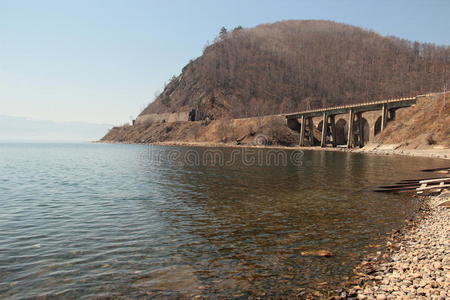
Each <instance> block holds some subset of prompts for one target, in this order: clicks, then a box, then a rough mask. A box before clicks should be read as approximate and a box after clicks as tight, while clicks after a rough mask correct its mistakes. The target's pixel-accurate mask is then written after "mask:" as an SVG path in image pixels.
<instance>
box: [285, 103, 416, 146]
mask: <svg viewBox="0 0 450 300" xmlns="http://www.w3.org/2000/svg"><path fill="white" fill-rule="evenodd" d="M418 97H421V96H417V97H410V98H400V99H391V100H383V101H375V102H368V103H361V104H353V105H345V106H336V107H328V108H322V109H315V110H307V111H302V112H298V113H292V114H288V115H286V118H287V123H288V126H289V128H291V129H292V130H295V131H297V132H299V135H300V141H299V145H300V146H316V145H319V144H320V146H322V147H326V146H327V145H332V146H333V147H348V148H352V147H363V146H364V145H365V144H366V143H367V142H368V141H371V140H373V138H374V137H375V136H376V135H378V134H379V133H380V132H381V131H383V130H384V128H385V127H386V124H387V123H388V122H389V121H391V120H394V119H395V114H396V111H397V110H398V109H400V108H404V107H409V106H412V105H414V104H415V103H416V101H417V98H418Z"/></svg>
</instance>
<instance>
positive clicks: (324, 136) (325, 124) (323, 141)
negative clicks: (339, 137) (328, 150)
mask: <svg viewBox="0 0 450 300" xmlns="http://www.w3.org/2000/svg"><path fill="white" fill-rule="evenodd" d="M327 131H328V116H327V113H325V112H324V113H323V116H322V138H321V139H320V147H325V146H326V145H327V141H326V139H327V135H328V134H327Z"/></svg>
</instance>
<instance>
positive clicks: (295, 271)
mask: <svg viewBox="0 0 450 300" xmlns="http://www.w3.org/2000/svg"><path fill="white" fill-rule="evenodd" d="M174 149H176V150H177V151H179V152H180V153H181V156H179V157H178V158H177V159H175V160H174V161H171V162H169V161H158V162H155V161H154V160H153V159H148V156H146V155H143V154H145V153H146V152H148V150H149V148H148V147H147V146H137V145H102V144H93V145H90V144H64V145H63V144H30V145H28V144H2V145H0V153H1V155H0V167H1V173H0V297H1V298H6V297H9V298H11V299H22V298H26V297H39V296H46V295H47V296H63V297H66V298H92V297H106V296H113V297H119V298H120V297H128V298H133V297H160V296H170V297H179V296H187V297H190V296H194V295H203V296H212V295H217V296H223V297H238V296H249V295H265V296H273V295H292V294H295V293H296V292H298V289H300V288H313V289H314V288H317V287H321V288H325V289H327V288H332V287H333V286H336V285H337V284H338V283H339V282H340V281H342V278H344V277H345V276H351V269H352V266H353V265H354V264H355V263H357V262H358V260H360V259H361V257H362V256H364V255H365V254H367V253H368V252H372V251H373V247H372V246H373V245H377V244H380V243H381V242H382V238H383V233H384V232H386V231H388V230H391V229H392V228H395V227H397V226H399V224H400V223H401V222H402V219H403V218H404V217H405V216H406V215H408V214H409V213H411V211H412V209H413V208H414V207H415V205H416V202H415V201H414V200H412V199H410V198H408V197H406V196H399V195H388V194H377V193H372V192H368V191H366V188H368V187H370V186H374V185H380V184H384V183H390V182H393V181H395V180H397V179H405V178H416V177H420V176H424V175H423V174H420V173H417V172H416V170H418V169H421V168H431V167H438V166H440V165H441V161H439V160H431V159H419V158H407V157H390V156H388V157H379V156H370V155H362V154H349V153H338V152H309V151H308V152H305V153H304V155H302V157H301V158H302V163H301V164H293V163H292V162H289V163H288V164H287V165H285V166H278V167H277V166H273V165H257V164H254V165H248V164H243V163H242V161H240V160H236V162H235V163H233V164H232V165H205V164H196V165H192V164H182V163H179V162H180V160H182V159H181V157H182V156H183V153H185V151H188V150H195V151H199V153H202V151H205V149H201V148H198V149H195V148H164V147H151V151H153V153H159V152H161V153H167V151H173V150H174ZM220 150H221V151H224V153H225V156H226V157H229V156H230V155H232V154H231V151H232V150H231V149H220ZM264 151H267V150H264ZM286 153H287V155H288V156H289V155H290V152H289V151H287V152H286ZM288 156H287V157H288ZM181 162H182V161H181ZM316 249H326V250H331V251H332V252H333V254H334V255H333V256H332V257H329V258H322V257H313V256H301V255H300V252H302V251H308V250H316Z"/></svg>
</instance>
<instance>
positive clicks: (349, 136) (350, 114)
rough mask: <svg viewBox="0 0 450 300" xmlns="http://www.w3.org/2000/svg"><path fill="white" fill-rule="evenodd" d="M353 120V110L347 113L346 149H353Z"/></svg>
mask: <svg viewBox="0 0 450 300" xmlns="http://www.w3.org/2000/svg"><path fill="white" fill-rule="evenodd" d="M354 119H355V116H354V113H353V109H352V108H350V111H349V112H348V132H347V148H352V147H353V126H354V125H353V124H354V123H353V121H354Z"/></svg>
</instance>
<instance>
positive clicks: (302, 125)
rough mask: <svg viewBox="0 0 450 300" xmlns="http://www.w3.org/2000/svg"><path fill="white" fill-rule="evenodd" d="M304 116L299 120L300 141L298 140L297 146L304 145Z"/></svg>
mask: <svg viewBox="0 0 450 300" xmlns="http://www.w3.org/2000/svg"><path fill="white" fill-rule="evenodd" d="M305 123H306V122H305V116H302V117H301V121H300V142H299V146H304V145H305Z"/></svg>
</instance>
